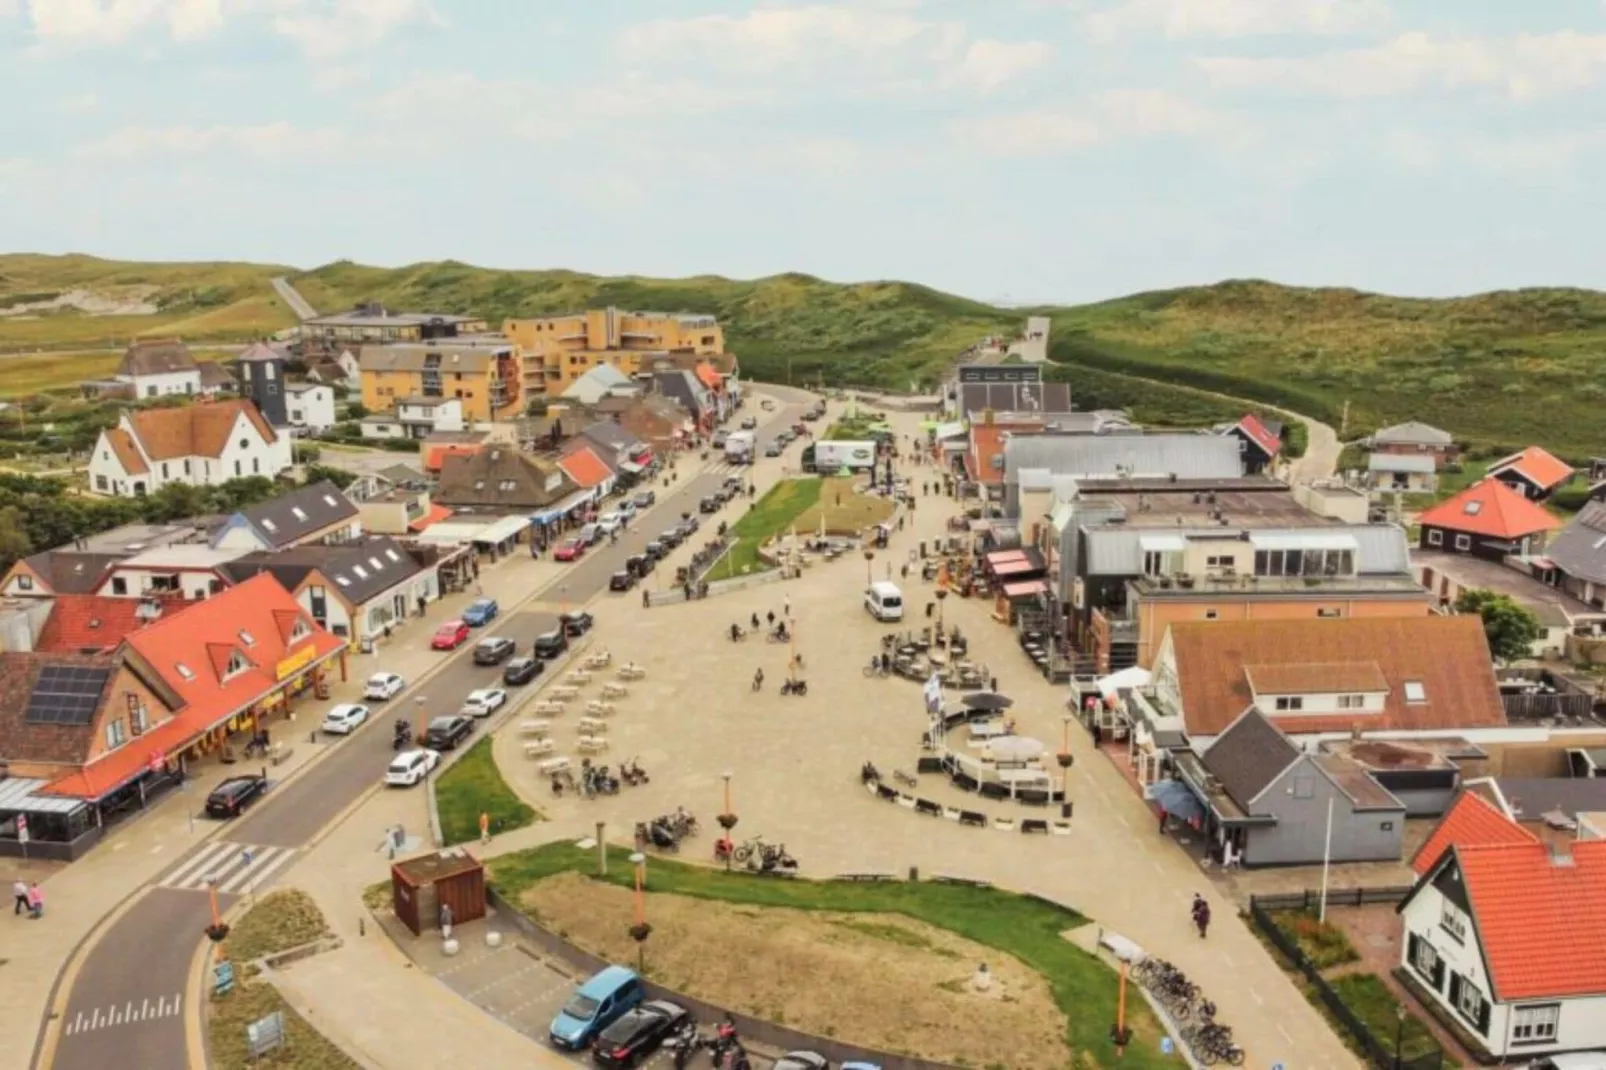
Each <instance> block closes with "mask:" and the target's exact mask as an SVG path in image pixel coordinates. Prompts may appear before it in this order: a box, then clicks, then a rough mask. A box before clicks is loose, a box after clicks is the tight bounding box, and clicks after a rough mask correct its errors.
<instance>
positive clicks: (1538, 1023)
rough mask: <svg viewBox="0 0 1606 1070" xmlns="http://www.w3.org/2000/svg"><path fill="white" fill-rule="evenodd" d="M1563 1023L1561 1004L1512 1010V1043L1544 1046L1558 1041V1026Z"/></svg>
mask: <svg viewBox="0 0 1606 1070" xmlns="http://www.w3.org/2000/svg"><path fill="white" fill-rule="evenodd" d="M1560 1021H1561V1004H1559V1003H1543V1004H1540V1005H1539V1006H1535V1007H1513V1008H1512V1009H1511V1042H1512V1043H1513V1044H1543V1043H1545V1042H1546V1041H1553V1040H1555V1039H1556V1026H1557V1025H1558V1024H1559V1023H1560Z"/></svg>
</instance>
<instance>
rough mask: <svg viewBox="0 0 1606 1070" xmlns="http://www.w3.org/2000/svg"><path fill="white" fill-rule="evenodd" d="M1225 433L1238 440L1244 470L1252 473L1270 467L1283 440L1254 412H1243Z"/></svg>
mask: <svg viewBox="0 0 1606 1070" xmlns="http://www.w3.org/2000/svg"><path fill="white" fill-rule="evenodd" d="M1225 434H1227V435H1228V436H1230V437H1232V438H1234V439H1237V440H1238V452H1239V454H1240V455H1241V456H1242V457H1243V463H1244V472H1245V473H1246V474H1249V475H1254V474H1256V473H1258V472H1264V471H1265V470H1266V469H1267V468H1269V467H1271V462H1272V461H1274V460H1276V459H1277V454H1278V453H1280V452H1281V451H1282V448H1283V442H1282V439H1280V438H1278V437H1277V436H1276V435H1275V434H1273V433H1272V431H1271V429H1270V428H1269V427H1267V426H1266V424H1265V422H1264V421H1263V420H1261V418H1260V417H1259V416H1257V415H1255V414H1254V413H1252V412H1250V413H1245V414H1244V418H1243V419H1242V420H1239V421H1238V422H1237V423H1235V424H1233V425H1232V426H1231V427H1229V428H1227V429H1226V432H1225Z"/></svg>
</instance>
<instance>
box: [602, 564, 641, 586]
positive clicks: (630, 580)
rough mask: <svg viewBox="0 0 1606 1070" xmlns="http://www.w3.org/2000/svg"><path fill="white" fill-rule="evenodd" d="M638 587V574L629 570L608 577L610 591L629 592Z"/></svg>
mask: <svg viewBox="0 0 1606 1070" xmlns="http://www.w3.org/2000/svg"><path fill="white" fill-rule="evenodd" d="M635 585H636V574H635V573H634V572H631V571H630V570H629V569H628V568H627V569H625V570H624V571H623V572H615V573H614V574H613V575H612V576H609V577H608V590H610V591H628V590H630V588H632V587H634V586H635Z"/></svg>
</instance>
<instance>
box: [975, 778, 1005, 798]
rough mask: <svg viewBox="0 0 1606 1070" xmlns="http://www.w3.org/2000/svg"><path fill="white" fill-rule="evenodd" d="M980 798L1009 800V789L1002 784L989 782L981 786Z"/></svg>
mask: <svg viewBox="0 0 1606 1070" xmlns="http://www.w3.org/2000/svg"><path fill="white" fill-rule="evenodd" d="M981 797H982V798H983V799H1007V798H1009V789H1008V788H1006V787H1004V785H1002V784H995V783H993V782H992V781H990V780H989V781H988V782H987V783H985V784H983V785H982V786H981Z"/></svg>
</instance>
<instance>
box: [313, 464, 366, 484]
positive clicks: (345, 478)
mask: <svg viewBox="0 0 1606 1070" xmlns="http://www.w3.org/2000/svg"><path fill="white" fill-rule="evenodd" d="M305 472H306V482H307V483H308V484H309V485H310V484H313V483H321V482H323V481H324V480H326V479H327V480H328V481H329V482H331V483H333V484H334V485H335V486H337V487H339V488H340V489H341V490H345V489H346V488H347V487H349V486H351V485H352V484H353V483H355V482H357V473H356V472H348V471H346V470H345V469H344V468H332V467H330V466H329V465H327V464H309V465H307V466H306V468H305Z"/></svg>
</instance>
